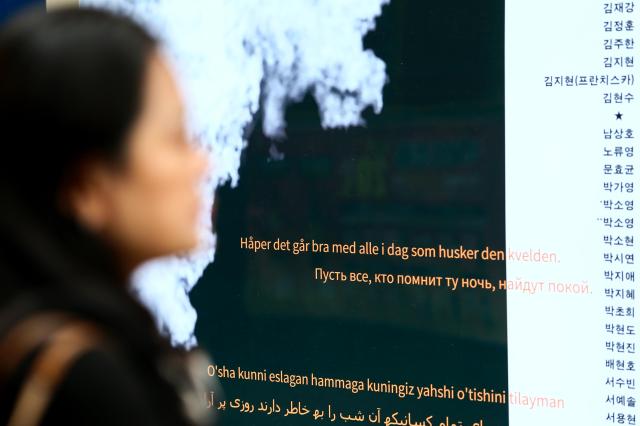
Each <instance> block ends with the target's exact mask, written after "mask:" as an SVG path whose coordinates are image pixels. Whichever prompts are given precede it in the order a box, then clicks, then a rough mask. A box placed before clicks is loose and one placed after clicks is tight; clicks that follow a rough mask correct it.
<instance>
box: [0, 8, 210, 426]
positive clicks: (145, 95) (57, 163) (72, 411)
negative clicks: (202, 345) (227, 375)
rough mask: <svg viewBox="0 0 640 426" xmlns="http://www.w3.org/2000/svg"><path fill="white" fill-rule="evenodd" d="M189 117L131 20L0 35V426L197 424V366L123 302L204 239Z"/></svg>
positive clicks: (87, 15)
mask: <svg viewBox="0 0 640 426" xmlns="http://www.w3.org/2000/svg"><path fill="white" fill-rule="evenodd" d="M183 114H184V111H183V105H182V101H181V97H180V93H179V91H178V89H177V87H176V83H175V81H174V78H173V76H172V74H171V72H170V70H169V67H168V66H167V63H166V61H165V59H164V58H163V56H162V54H161V53H160V50H159V46H158V43H157V42H156V40H155V39H154V38H153V37H152V36H150V35H149V33H147V32H146V31H145V30H144V29H143V28H141V27H140V26H138V25H137V24H135V23H133V22H131V21H130V20H129V19H127V18H124V17H121V16H117V15H113V14H111V13H108V12H104V11H99V10H92V9H63V10H57V11H54V12H51V13H48V14H45V13H37V12H31V13H29V14H26V15H23V16H21V17H19V18H17V19H15V20H14V21H13V22H11V23H9V24H8V25H7V26H6V27H4V28H3V29H2V31H0V132H1V135H2V147H3V148H2V150H3V152H2V155H1V156H0V174H1V175H2V179H1V180H0V197H1V198H0V199H1V200H2V205H1V207H0V252H1V255H0V416H1V417H0V423H2V424H8V423H9V422H11V423H9V424H14V425H18V424H19V425H28V424H84V425H103V424H114V425H116V424H117V425H163V424H167V425H182V424H195V423H197V422H205V421H206V420H205V417H204V412H206V411H207V410H206V407H205V404H204V401H203V398H202V396H203V393H200V390H202V389H199V390H198V391H197V392H196V389H198V388H197V386H196V385H195V381H196V380H197V378H198V377H206V368H204V367H203V368H200V367H197V368H198V371H196V374H192V373H190V372H189V370H190V366H191V370H193V368H192V367H193V365H194V362H193V359H194V358H197V357H195V356H194V353H187V352H183V351H178V350H176V349H173V348H171V347H170V345H169V344H168V343H167V341H166V339H164V338H163V337H161V336H160V335H159V333H158V332H157V330H156V328H155V325H154V322H153V320H152V318H151V316H150V315H149V313H148V312H147V311H146V310H145V309H144V308H143V307H142V306H141V305H140V304H139V303H138V302H137V301H135V300H134V299H133V298H132V297H131V296H130V294H129V292H128V290H127V285H128V277H129V275H130V273H131V272H132V271H133V269H134V268H136V267H137V266H138V265H140V264H141V263H142V262H144V261H146V260H149V259H151V258H154V257H158V256H165V255H169V254H175V253H181V252H185V251H188V250H190V249H193V248H195V246H196V245H197V242H198V239H197V226H196V223H197V215H198V212H199V210H200V204H199V203H200V200H199V197H198V184H199V181H200V179H201V178H202V176H203V173H204V171H205V169H206V167H207V165H206V162H205V157H204V156H203V155H202V154H201V153H200V152H198V151H196V150H195V149H194V148H193V146H192V145H191V144H190V143H189V141H188V140H187V135H186V131H185V124H184V118H183ZM194 377H195V378H194ZM207 390H208V389H207ZM201 408H204V410H201ZM209 411H212V410H209Z"/></svg>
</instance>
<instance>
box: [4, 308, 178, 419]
mask: <svg viewBox="0 0 640 426" xmlns="http://www.w3.org/2000/svg"><path fill="white" fill-rule="evenodd" d="M14 316H15V315H14ZM123 343H124V342H122V341H120V339H119V338H118V336H114V335H113V333H109V332H108V331H107V330H106V329H105V327H104V324H101V323H100V322H99V321H95V320H92V319H90V318H87V317H84V316H82V315H79V314H78V313H76V312H71V311H65V310H47V309H35V310H31V311H30V312H29V313H26V312H23V313H22V314H21V315H19V316H18V317H16V318H13V324H12V325H11V326H10V327H6V326H5V327H4V329H3V332H2V335H1V336H0V359H2V360H3V362H2V367H3V373H4V374H3V378H4V379H6V380H4V381H5V383H4V385H6V386H2V387H3V388H4V391H3V393H4V394H5V395H8V396H9V397H8V398H6V399H5V400H6V401H9V400H11V401H12V403H11V404H7V406H6V407H4V408H3V409H2V410H1V411H3V413H2V417H3V418H5V419H8V418H9V416H10V415H13V416H17V418H18V419H19V421H18V423H16V424H25V420H20V419H21V418H25V419H29V418H33V417H34V416H36V417H40V418H41V419H43V420H44V423H43V424H94V425H102V424H105V425H106V424H125V425H126V424H132V425H133V424H136V425H147V424H149V425H151V424H164V423H165V422H166V421H167V420H168V419H171V422H172V424H184V422H182V423H181V422H180V418H181V416H180V408H179V406H178V404H177V401H176V399H175V398H174V395H171V393H170V389H168V388H167V386H163V383H162V382H161V380H160V379H159V377H158V375H157V374H154V370H153V368H150V367H151V366H149V365H145V364H144V362H141V361H143V360H145V358H144V357H140V356H136V354H135V353H132V351H131V348H130V347H128V346H127V345H124V344H123ZM147 361H148V362H149V363H152V362H153V359H147ZM43 383H44V384H45V385H46V386H45V387H44V388H43V387H42V384H43ZM163 388H164V389H163ZM42 389H45V392H44V393H43V392H42ZM38 392H39V400H40V401H41V402H42V401H43V402H44V404H41V405H42V406H41V408H40V412H38V410H37V409H34V405H33V401H37V400H38V398H35V399H34V395H36V394H38ZM159 402H160V404H159ZM3 406H4V404H3ZM158 407H160V408H158ZM158 410H163V412H158ZM20 416H26V417H20Z"/></svg>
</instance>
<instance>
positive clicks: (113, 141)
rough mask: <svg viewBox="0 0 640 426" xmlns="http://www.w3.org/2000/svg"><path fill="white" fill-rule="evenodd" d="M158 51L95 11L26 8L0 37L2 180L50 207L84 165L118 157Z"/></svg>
mask: <svg viewBox="0 0 640 426" xmlns="http://www.w3.org/2000/svg"><path fill="white" fill-rule="evenodd" d="M156 46H157V42H156V40H155V39H154V37H152V36H151V35H150V34H149V33H148V32H147V31H146V30H145V29H144V28H142V27H141V26H140V25H138V24H136V23H135V22H133V21H132V20H131V19H129V18H127V17H124V16H121V15H116V14H113V13H110V12H107V11H104V10H98V9H88V8H74V9H72V8H68V9H59V10H55V11H51V12H49V13H46V12H44V11H30V12H27V13H26V14H24V15H22V16H19V17H17V18H16V19H14V20H13V21H12V22H10V23H8V24H7V25H6V26H5V27H4V28H3V29H2V30H1V31H0V132H1V135H2V141H3V144H2V145H3V147H2V150H3V153H2V155H1V156H0V158H1V160H0V174H2V176H1V177H2V179H3V180H4V181H5V182H7V183H9V184H10V185H11V186H12V187H14V188H19V189H20V191H23V192H28V194H25V195H28V199H29V200H30V201H31V202H35V203H38V204H40V206H39V207H42V208H49V207H54V206H55V204H52V203H55V201H56V199H55V197H57V195H58V192H59V190H60V188H61V185H62V184H63V183H64V182H65V180H66V179H67V178H69V175H70V174H71V173H73V172H74V171H75V169H76V166H77V165H78V164H79V163H80V162H81V161H82V160H84V159H86V158H88V157H95V156H98V157H100V158H105V159H114V160H115V159H117V158H118V157H119V154H121V153H122V152H123V145H124V138H125V135H126V133H127V131H128V129H129V128H130V127H131V125H132V122H133V121H134V119H135V117H136V115H137V113H138V111H139V109H140V106H141V105H140V104H141V97H142V89H143V80H144V75H145V71H146V69H147V65H148V62H149V57H150V56H151V55H152V53H153V51H154V50H155V48H156ZM41 203H44V204H41Z"/></svg>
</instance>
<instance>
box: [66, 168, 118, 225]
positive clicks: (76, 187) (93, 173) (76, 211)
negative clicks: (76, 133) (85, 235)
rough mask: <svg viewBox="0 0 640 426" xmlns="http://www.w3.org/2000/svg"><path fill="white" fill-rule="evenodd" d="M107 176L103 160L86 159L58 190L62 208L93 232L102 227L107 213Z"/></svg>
mask: <svg viewBox="0 0 640 426" xmlns="http://www.w3.org/2000/svg"><path fill="white" fill-rule="evenodd" d="M108 179H109V173H108V171H107V169H106V167H105V166H104V165H103V164H101V163H100V162H99V161H93V160H86V161H84V162H83V164H82V165H81V166H80V167H78V168H77V170H76V172H75V173H74V174H73V177H72V179H69V180H68V181H67V183H66V184H65V185H64V186H65V187H64V188H63V190H62V191H61V201H62V207H63V210H65V211H66V212H67V213H68V214H70V215H71V217H73V218H74V219H75V220H76V221H77V222H78V223H80V224H81V225H82V226H84V227H85V228H87V229H88V230H90V231H93V232H95V233H101V232H102V231H103V230H104V228H105V227H106V225H107V221H108V217H109V209H108V205H109V203H108V200H107V197H106V195H107V185H108Z"/></svg>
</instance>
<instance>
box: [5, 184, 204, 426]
mask: <svg viewBox="0 0 640 426" xmlns="http://www.w3.org/2000/svg"><path fill="white" fill-rule="evenodd" d="M26 195H28V194H26ZM23 196H25V194H23V195H19V194H16V193H12V192H11V191H9V190H7V189H4V188H0V197H1V200H0V202H1V204H0V338H1V337H2V335H3V334H4V333H5V332H6V330H8V329H10V328H11V327H12V325H13V324H16V323H17V322H19V321H20V320H21V319H24V318H27V317H29V316H30V315H33V314H34V313H37V312H45V311H61V312H65V313H69V314H72V315H74V316H75V317H79V318H83V319H87V320H89V321H91V322H92V323H94V324H97V325H98V326H99V328H100V329H101V330H104V331H105V332H106V334H107V335H108V337H109V338H110V339H111V341H112V343H113V344H112V345H111V346H105V347H98V348H94V349H90V350H88V351H86V352H85V353H83V354H82V355H81V356H80V357H79V358H77V359H76V360H75V361H74V362H73V364H72V365H71V367H70V369H69V370H68V371H67V373H66V374H65V376H64V378H63V380H62V382H61V383H60V386H59V387H58V388H57V390H56V392H55V394H54V396H53V398H52V400H51V402H50V404H49V406H48V408H47V411H46V413H45V415H44V424H51V425H53V424H69V425H71V424H82V425H137V426H144V425H174V426H175V425H188V424H194V422H193V420H192V419H191V418H190V417H189V416H188V415H187V414H186V412H187V410H186V409H185V404H183V403H182V400H181V397H185V398H191V399H192V401H191V402H193V399H194V398H199V399H201V400H202V405H204V396H202V397H201V396H200V395H201V394H200V390H198V389H196V388H195V387H194V386H193V382H191V381H190V380H189V378H190V376H189V374H188V372H187V371H186V370H187V369H186V365H187V364H188V363H189V362H190V361H189V360H191V359H192V358H193V354H192V353H188V352H186V351H180V350H177V349H174V348H171V346H170V345H169V344H168V342H167V340H166V339H165V338H164V337H163V336H161V335H160V334H159V333H158V331H157V329H156V326H155V323H154V321H153V319H152V318H151V316H150V314H149V313H148V311H147V310H146V309H145V308H144V307H143V306H141V305H140V304H139V303H138V302H137V301H136V300H134V299H133V298H132V297H131V296H130V294H129V292H128V291H127V288H126V283H124V282H121V281H122V280H121V279H119V278H118V275H117V274H116V273H115V271H116V269H115V267H114V266H115V262H114V261H113V258H112V254H111V253H110V252H109V251H108V250H106V248H105V247H103V246H101V245H100V243H99V242H98V241H97V240H96V239H95V238H92V237H91V236H90V235H88V234H87V233H86V232H83V230H82V229H81V228H80V227H79V226H77V225H76V224H75V223H74V222H72V221H71V220H67V219H64V218H63V217H61V216H57V215H50V214H49V215H48V214H46V212H44V211H35V210H36V209H34V208H33V206H29V205H28V203H25V202H24V201H23V200H24V198H22V197H23ZM37 351H38V349H36V350H35V351H34V352H33V353H31V354H30V356H28V357H26V359H24V361H22V362H21V363H20V367H19V368H18V369H17V370H16V371H14V372H12V373H11V376H10V378H9V379H8V380H5V381H4V382H3V383H0V424H6V422H7V418H8V416H9V414H10V412H11V411H12V409H13V405H14V402H15V399H16V395H17V393H18V390H19V389H20V387H21V386H22V384H23V381H24V377H25V374H26V372H28V371H30V367H31V361H32V360H33V358H34V357H35V356H36V354H37ZM1 362H2V360H1V359H0V363H1ZM197 374H199V375H201V376H203V377H206V366H204V367H203V368H199V371H197V372H196V375H197ZM197 405H198V404H196V406H197ZM192 412H193V410H192ZM200 414H202V413H200Z"/></svg>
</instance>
